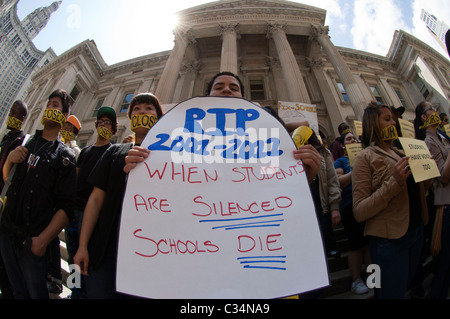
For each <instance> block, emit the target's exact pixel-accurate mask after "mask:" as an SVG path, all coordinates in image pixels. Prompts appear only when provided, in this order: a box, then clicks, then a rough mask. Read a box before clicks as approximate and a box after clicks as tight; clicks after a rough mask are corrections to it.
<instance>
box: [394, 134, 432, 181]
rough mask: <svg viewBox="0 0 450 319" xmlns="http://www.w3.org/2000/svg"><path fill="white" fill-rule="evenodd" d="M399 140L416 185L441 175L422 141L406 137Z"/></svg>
mask: <svg viewBox="0 0 450 319" xmlns="http://www.w3.org/2000/svg"><path fill="white" fill-rule="evenodd" d="M399 140H400V143H401V144H402V146H403V150H404V151H405V154H406V155H407V156H409V166H410V168H411V172H412V175H413V177H414V180H415V181H416V183H418V182H421V181H424V180H427V179H430V178H434V177H438V176H440V175H441V174H440V173H439V169H438V167H437V165H436V162H435V161H434V160H433V159H432V158H431V154H430V151H429V150H428V147H427V145H426V144H425V142H424V141H421V140H417V139H412V138H406V137H400V138H399Z"/></svg>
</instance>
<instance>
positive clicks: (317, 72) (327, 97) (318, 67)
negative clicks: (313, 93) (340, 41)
mask: <svg viewBox="0 0 450 319" xmlns="http://www.w3.org/2000/svg"><path fill="white" fill-rule="evenodd" d="M306 63H307V65H308V66H309V67H310V68H311V71H312V73H313V74H314V77H315V78H316V81H317V84H318V85H319V89H320V93H321V95H322V98H323V105H324V106H325V107H326V109H327V113H328V117H329V119H330V122H331V125H332V131H333V133H334V135H335V136H339V132H338V129H337V128H338V126H339V124H341V123H342V122H344V119H343V118H342V114H341V112H340V110H339V105H338V104H337V103H336V100H335V99H334V96H333V94H332V92H331V90H330V85H329V83H328V81H327V78H326V75H325V73H324V70H323V66H324V61H323V59H321V58H307V59H306Z"/></svg>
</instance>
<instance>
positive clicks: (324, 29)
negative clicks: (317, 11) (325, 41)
mask: <svg viewBox="0 0 450 319" xmlns="http://www.w3.org/2000/svg"><path fill="white" fill-rule="evenodd" d="M329 31H330V28H329V27H328V26H323V25H314V24H312V25H311V29H310V31H309V38H310V39H312V40H317V38H319V37H320V36H328V32H329Z"/></svg>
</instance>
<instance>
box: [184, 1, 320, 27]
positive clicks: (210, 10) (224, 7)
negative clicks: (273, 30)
mask: <svg viewBox="0 0 450 319" xmlns="http://www.w3.org/2000/svg"><path fill="white" fill-rule="evenodd" d="M178 15H179V19H180V21H183V22H185V23H189V24H203V23H211V22H213V21H223V20H227V19H229V18H234V19H236V18H239V17H240V18H243V17H245V18H246V19H252V20H253V19H254V20H265V21H267V19H276V17H277V16H280V17H283V18H284V19H288V20H300V19H301V20H311V21H312V22H314V23H318V24H323V23H324V22H325V16H326V10H324V9H320V8H316V7H312V6H308V5H305V4H301V3H295V2H290V1H282V0H272V1H270V0H224V1H215V2H211V3H207V4H204V5H200V6H196V7H193V8H190V9H186V10H183V11H180V12H178ZM246 19H244V20H246Z"/></svg>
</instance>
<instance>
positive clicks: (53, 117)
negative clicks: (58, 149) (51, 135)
mask: <svg viewBox="0 0 450 319" xmlns="http://www.w3.org/2000/svg"><path fill="white" fill-rule="evenodd" d="M44 120H50V121H53V122H55V123H58V124H59V125H61V127H62V126H63V125H64V123H66V117H65V116H64V114H63V113H62V112H61V111H60V110H56V109H45V111H44V115H43V116H42V125H44V126H45V124H44Z"/></svg>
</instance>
